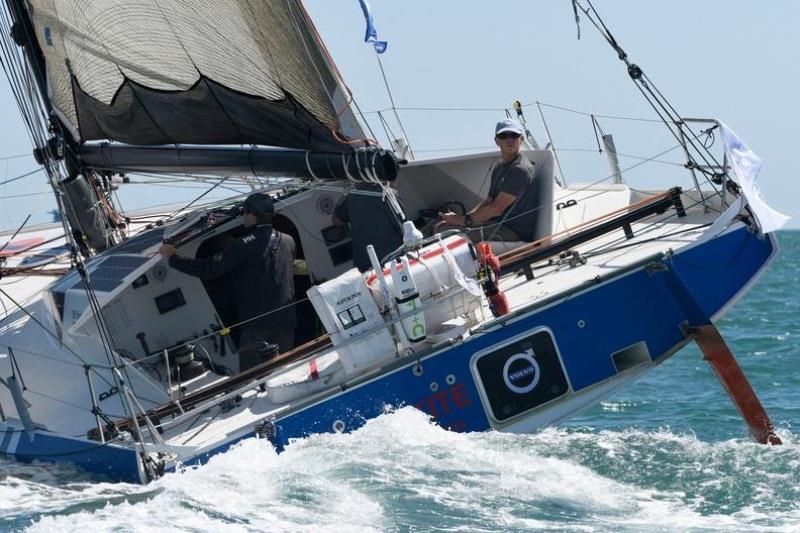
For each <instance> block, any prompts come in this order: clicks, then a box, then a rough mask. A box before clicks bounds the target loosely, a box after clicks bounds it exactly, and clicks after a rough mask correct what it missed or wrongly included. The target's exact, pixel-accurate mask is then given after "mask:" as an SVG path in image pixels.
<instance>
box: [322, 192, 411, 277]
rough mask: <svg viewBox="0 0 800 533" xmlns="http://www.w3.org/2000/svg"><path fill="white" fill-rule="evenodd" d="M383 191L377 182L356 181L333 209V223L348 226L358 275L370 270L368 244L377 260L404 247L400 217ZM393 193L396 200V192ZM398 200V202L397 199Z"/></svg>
mask: <svg viewBox="0 0 800 533" xmlns="http://www.w3.org/2000/svg"><path fill="white" fill-rule="evenodd" d="M382 192H383V189H382V188H381V186H380V185H378V184H377V183H364V182H358V183H356V184H355V185H354V186H353V188H352V189H350V190H349V191H348V192H347V194H346V195H344V196H343V197H342V199H341V200H340V201H339V203H337V204H336V207H335V209H334V210H333V222H334V224H350V238H351V240H352V246H353V265H355V267H356V268H357V269H358V270H360V271H361V272H366V271H367V270H369V269H370V268H372V263H371V262H370V260H369V255H367V245H368V244H371V245H372V246H374V247H375V254H376V255H377V256H378V259H382V258H383V257H384V256H385V255H386V254H389V253H391V252H393V251H395V250H396V249H397V248H398V247H399V246H400V245H401V244H403V226H402V223H401V221H400V218H399V216H398V214H397V213H395V211H394V209H392V207H391V206H390V205H389V203H388V201H387V200H386V199H385V198H384V197H383V195H382ZM394 194H395V197H397V193H396V192H395V193H394ZM397 199H398V202H399V201H400V198H399V197H397Z"/></svg>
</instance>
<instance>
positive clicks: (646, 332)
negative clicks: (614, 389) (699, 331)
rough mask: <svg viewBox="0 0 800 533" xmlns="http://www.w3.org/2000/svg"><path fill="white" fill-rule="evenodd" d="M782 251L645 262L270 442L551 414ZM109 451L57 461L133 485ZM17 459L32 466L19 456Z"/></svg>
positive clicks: (721, 241) (465, 427)
mask: <svg viewBox="0 0 800 533" xmlns="http://www.w3.org/2000/svg"><path fill="white" fill-rule="evenodd" d="M775 251H776V242H775V240H774V237H766V238H759V237H758V236H757V235H756V234H754V233H751V232H749V231H747V229H745V228H741V229H738V230H736V231H733V232H730V233H728V234H726V235H724V236H722V237H718V238H716V239H713V240H711V241H709V242H704V243H702V244H698V245H696V246H694V247H693V248H690V249H688V250H685V251H683V252H681V253H680V254H678V255H675V256H674V257H671V258H661V259H660V260H659V261H658V264H659V265H660V266H661V268H653V261H647V262H643V263H641V264H639V265H636V266H634V267H633V268H631V269H628V270H626V271H625V272H617V273H613V274H611V276H610V277H609V278H608V279H597V280H594V281H592V282H589V283H587V284H586V285H585V287H582V288H580V289H578V290H575V291H572V292H571V293H569V294H559V295H558V297H557V298H553V299H551V300H549V301H540V302H535V303H534V304H532V305H531V306H529V307H527V308H524V309H520V310H517V311H515V313H514V314H512V315H509V316H508V317H503V319H502V320H496V321H494V322H492V323H490V324H487V325H486V326H484V327H483V329H482V331H481V332H479V333H476V334H473V335H472V336H470V337H469V338H468V339H466V340H465V341H462V342H460V343H456V344H454V345H452V346H450V347H448V348H445V349H441V350H439V351H437V352H432V353H430V354H426V355H423V356H420V357H418V358H413V359H409V358H406V359H403V360H399V361H398V362H397V363H395V365H394V366H393V367H391V368H389V369H388V370H387V371H386V372H385V373H383V374H382V375H380V376H378V377H375V378H373V379H371V380H369V381H366V382H363V383H357V384H354V385H352V386H351V387H350V388H347V389H345V390H341V389H340V390H338V392H336V393H334V394H332V395H331V396H329V397H327V398H325V399H323V400H320V401H318V402H317V403H315V404H311V405H305V406H302V407H300V408H298V409H296V410H294V411H292V412H291V413H289V414H287V415H286V416H284V417H282V418H280V419H278V420H277V421H276V422H275V424H276V429H277V436H276V437H275V438H274V439H272V440H273V443H274V444H275V445H276V446H277V447H278V449H281V448H282V446H283V445H285V444H286V443H288V441H289V439H293V438H301V437H305V436H308V435H310V434H313V433H324V432H340V431H352V430H355V429H357V428H359V427H360V426H362V425H363V424H364V423H365V422H366V421H367V420H369V419H371V418H374V417H376V416H379V415H380V414H382V413H385V412H386V411H387V410H388V409H391V408H396V407H400V406H405V405H412V406H415V407H417V408H419V409H420V410H422V411H425V412H427V413H428V414H430V415H431V416H432V418H433V419H434V420H436V422H437V423H438V424H440V425H442V426H443V427H446V428H449V429H451V430H454V431H484V430H487V429H490V428H504V427H506V426H509V425H513V424H515V423H517V422H518V421H520V420H524V419H526V418H527V417H530V416H532V415H534V414H536V413H539V412H542V411H545V410H547V408H545V407H544V406H550V405H558V404H559V403H562V402H565V401H568V400H569V399H570V398H572V397H574V396H575V395H580V394H581V393H584V392H585V391H588V390H591V388H592V387H597V386H599V385H602V384H604V383H609V382H611V381H613V380H614V379H616V378H619V377H620V375H621V374H624V373H625V372H627V371H628V370H631V368H632V366H631V365H633V367H636V366H637V365H638V367H639V368H641V367H642V366H645V367H646V366H648V365H649V366H650V367H652V366H653V364H657V363H660V362H661V361H663V360H665V359H666V358H667V357H669V356H670V355H672V354H673V353H675V352H676V351H677V350H678V349H679V348H681V347H682V346H683V345H684V344H686V343H687V342H688V339H687V334H686V331H687V329H686V326H690V325H696V323H697V321H698V320H702V319H703V318H706V319H708V318H709V317H715V316H718V315H719V314H720V313H721V312H723V311H724V310H725V308H726V307H727V306H729V305H731V304H732V303H733V302H734V301H735V300H736V299H737V298H738V297H739V296H741V294H742V293H743V292H744V290H745V289H746V288H747V287H748V286H749V285H750V284H751V283H752V282H753V281H754V280H755V278H756V277H757V276H758V274H759V273H760V272H761V271H762V270H763V268H764V267H765V266H766V265H767V264H768V263H769V261H770V259H771V258H772V256H773V255H774V253H775ZM657 266H658V265H657ZM676 285H677V286H679V288H680V290H676ZM687 299H688V300H690V301H686V300H687ZM534 353H535V354H536V355H535V357H534V356H533V355H532V354H534ZM526 354H527V355H526ZM509 390H510V391H511V392H509ZM514 392H517V393H519V394H514ZM523 393H524V394H523ZM521 398H522V399H521ZM252 436H254V433H253V432H249V433H246V432H243V433H242V434H240V435H239V436H237V437H235V438H232V439H231V440H229V441H228V442H225V443H224V444H222V445H220V446H218V447H215V448H213V449H211V450H209V451H207V452H206V453H203V454H201V455H198V456H195V457H193V458H191V459H190V460H188V461H184V464H187V463H189V464H198V463H203V462H205V461H206V460H207V459H208V458H209V457H211V456H212V455H215V454H217V453H221V452H224V451H225V450H227V449H228V448H229V447H230V446H232V445H233V444H235V443H236V442H238V441H240V440H242V439H245V438H249V437H252ZM39 438H40V436H37V439H36V443H37V445H38V444H39ZM2 439H3V432H2V431H1V430H0V441H2ZM62 440H64V439H62ZM94 444H95V445H97V443H94ZM76 446H77V445H76ZM83 446H84V447H86V444H85V443H84V444H83ZM110 449H111V448H109V447H99V448H97V449H95V450H87V451H85V452H84V453H83V454H82V455H76V456H75V457H70V456H63V457H59V458H52V459H51V460H69V461H73V462H77V463H78V464H80V465H81V466H83V467H84V468H86V469H87V470H90V471H93V472H101V473H103V474H104V475H107V476H110V477H114V478H116V479H120V480H126V481H131V480H137V478H138V477H139V473H138V472H139V470H138V467H137V465H136V461H135V459H136V454H135V452H133V451H130V450H128V453H129V456H126V457H124V458H122V456H117V455H113V454H112V455H113V456H110V455H109V456H106V455H107V454H109V453H111V452H109V450H110ZM114 450H116V448H114ZM0 451H2V450H0ZM51 453H52V450H51ZM114 453H116V451H115V452H114ZM16 454H17V456H18V457H21V458H24V457H25V456H24V454H20V453H19V449H18V451H17V452H16ZM41 458H42V459H45V460H46V459H47V458H46V457H41ZM131 458H132V460H131ZM171 467H172V468H175V465H171Z"/></svg>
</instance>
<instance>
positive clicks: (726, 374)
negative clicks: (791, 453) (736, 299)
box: [695, 324, 782, 445]
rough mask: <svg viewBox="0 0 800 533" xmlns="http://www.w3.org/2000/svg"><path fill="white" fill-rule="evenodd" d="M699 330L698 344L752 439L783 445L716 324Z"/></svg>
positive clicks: (701, 327) (700, 327) (762, 442)
mask: <svg viewBox="0 0 800 533" xmlns="http://www.w3.org/2000/svg"><path fill="white" fill-rule="evenodd" d="M696 330H697V336H696V337H695V341H696V342H697V345H698V346H699V347H700V350H701V351H702V352H703V355H704V357H705V359H706V361H708V364H710V365H711V368H713V369H714V372H715V373H716V374H717V378H719V381H720V383H722V386H723V388H724V389H725V392H727V393H728V396H730V398H731V401H733V404H734V405H735V406H736V408H737V409H738V410H739V413H741V415H742V418H743V419H744V421H745V423H746V424H747V426H748V427H749V428H750V433H751V434H752V435H753V438H755V439H756V441H758V442H759V443H761V444H773V445H778V444H782V442H781V439H780V438H779V437H778V436H777V435H776V434H775V428H774V426H773V425H772V421H771V420H770V419H769V415H767V412H766V411H765V410H764V407H763V406H762V405H761V402H760V401H759V400H758V397H757V396H756V393H755V391H753V387H751V386H750V382H749V381H748V380H747V376H745V375H744V372H742V369H741V367H740V366H739V363H737V362H736V359H735V358H734V357H733V353H732V352H731V350H730V348H728V345H727V343H726V342H725V339H723V338H722V335H720V333H719V331H718V330H717V328H716V327H715V326H714V325H713V324H708V325H705V326H699V327H697V328H696Z"/></svg>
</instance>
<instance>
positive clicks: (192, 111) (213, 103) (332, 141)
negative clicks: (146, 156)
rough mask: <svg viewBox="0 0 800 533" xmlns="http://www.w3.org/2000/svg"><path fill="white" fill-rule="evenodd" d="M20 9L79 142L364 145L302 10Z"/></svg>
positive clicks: (48, 2) (231, 1)
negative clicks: (34, 35)
mask: <svg viewBox="0 0 800 533" xmlns="http://www.w3.org/2000/svg"><path fill="white" fill-rule="evenodd" d="M27 5H28V6H29V7H28V13H29V16H30V18H31V20H32V23H33V27H34V29H35V32H36V39H37V41H38V44H39V47H40V48H41V50H42V53H43V56H44V58H45V63H46V71H47V81H48V91H49V94H50V99H51V101H52V104H53V105H54V107H55V108H56V109H57V111H58V112H59V114H60V116H61V118H62V120H63V121H65V122H66V124H67V125H68V127H69V128H70V129H71V130H72V131H73V133H74V134H75V136H76V137H77V138H78V139H80V140H81V141H91V140H99V139H109V140H114V141H119V142H124V143H128V144H139V145H153V144H173V143H174V144H184V143H191V144H260V145H271V146H281V147H292V148H303V149H315V150H336V151H346V150H349V146H352V145H351V144H347V143H346V142H343V141H353V140H358V139H362V138H363V137H364V135H363V132H362V130H361V127H360V125H359V124H358V122H357V120H356V118H355V116H354V115H353V113H352V112H351V111H350V109H349V106H348V95H347V92H346V91H345V90H344V88H343V84H342V83H341V81H340V79H339V78H338V77H337V75H336V72H335V67H334V66H333V64H332V63H331V61H330V59H329V58H328V56H327V53H326V52H325V50H324V47H323V45H322V43H321V42H320V41H319V39H318V37H317V34H316V32H315V30H314V28H313V25H312V23H311V21H310V19H309V18H308V15H307V13H306V11H305V9H304V7H303V5H302V3H301V1H300V0H129V1H126V2H118V1H116V0H93V1H91V2H76V1H75V0H27ZM356 144H358V143H356Z"/></svg>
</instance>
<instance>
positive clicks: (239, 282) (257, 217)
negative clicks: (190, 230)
mask: <svg viewBox="0 0 800 533" xmlns="http://www.w3.org/2000/svg"><path fill="white" fill-rule="evenodd" d="M242 209H243V211H244V217H243V218H244V227H245V228H247V230H248V232H247V233H246V234H245V235H244V236H243V237H240V238H238V239H234V240H233V241H232V242H231V243H229V244H228V245H227V246H225V248H223V249H222V251H220V252H218V253H216V254H214V255H213V256H211V257H206V258H204V259H191V258H188V257H181V256H179V255H176V254H175V247H174V246H173V245H171V244H164V245H162V246H161V249H160V250H159V252H160V253H161V255H163V256H164V257H165V258H167V259H168V260H169V264H170V266H171V267H173V268H175V269H177V270H180V271H181V272H183V273H185V274H189V275H190V276H196V277H198V278H201V279H214V278H219V277H220V276H223V275H225V274H227V273H232V276H231V277H232V278H233V280H234V282H233V284H232V285H233V286H234V293H235V294H234V296H235V298H236V304H237V307H238V311H239V321H240V322H245V321H246V322H245V323H244V324H242V325H241V326H240V327H241V328H242V329H241V337H240V339H239V348H240V351H241V350H242V349H244V348H246V347H248V346H250V345H253V344H255V343H257V342H262V341H266V342H270V343H275V344H277V345H278V346H279V347H280V350H281V352H284V351H288V350H290V349H291V348H293V346H294V330H295V326H296V323H297V316H296V313H295V306H294V305H291V303H292V302H294V274H293V263H294V257H295V243H294V239H292V237H291V236H289V235H286V234H285V233H281V232H279V231H277V230H275V229H273V228H272V225H271V222H272V217H273V215H274V214H275V206H274V205H273V203H272V199H271V198H270V197H269V196H267V195H266V194H251V195H250V196H248V197H247V199H246V200H245V201H244V204H243V206H242Z"/></svg>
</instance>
